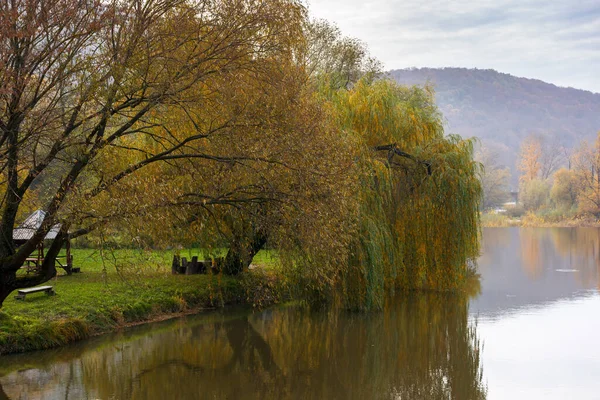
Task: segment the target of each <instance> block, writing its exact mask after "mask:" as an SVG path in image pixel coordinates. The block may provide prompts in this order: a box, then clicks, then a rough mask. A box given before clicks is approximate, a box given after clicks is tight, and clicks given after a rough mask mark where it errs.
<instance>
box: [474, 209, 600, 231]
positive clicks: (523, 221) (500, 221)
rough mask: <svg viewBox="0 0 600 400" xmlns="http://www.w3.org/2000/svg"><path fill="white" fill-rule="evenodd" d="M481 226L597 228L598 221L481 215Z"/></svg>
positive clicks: (584, 217) (584, 218)
mask: <svg viewBox="0 0 600 400" xmlns="http://www.w3.org/2000/svg"><path fill="white" fill-rule="evenodd" d="M481 225H482V226H483V227H484V228H506V227H511V226H520V227H529V228H577V227H594V228H599V227H600V220H598V219H597V218H595V217H593V216H589V215H583V216H575V217H569V218H556V217H548V216H540V215H536V214H533V213H530V214H526V215H523V216H521V217H511V216H509V215H505V214H482V215H481Z"/></svg>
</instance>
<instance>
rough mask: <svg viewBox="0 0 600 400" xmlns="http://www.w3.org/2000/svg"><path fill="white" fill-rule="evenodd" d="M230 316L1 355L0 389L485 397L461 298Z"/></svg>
mask: <svg viewBox="0 0 600 400" xmlns="http://www.w3.org/2000/svg"><path fill="white" fill-rule="evenodd" d="M226 316H227V314H225V315H224V316H218V317H216V316H215V315H213V316H212V317H210V318H212V320H211V319H209V320H207V317H194V318H189V319H187V320H181V321H175V322H171V323H169V324H166V325H165V324H162V325H157V326H155V327H154V329H153V330H149V331H148V332H144V331H141V332H137V333H135V332H134V333H131V335H130V337H129V338H125V339H123V338H121V339H120V340H112V341H111V340H104V341H95V342H93V343H90V344H88V345H87V347H86V346H81V345H80V346H73V347H72V354H70V356H71V358H70V359H68V356H69V354H68V349H69V348H65V349H62V351H60V352H55V353H39V354H37V355H36V354H32V355H22V356H20V357H11V358H7V359H6V360H3V361H7V362H9V363H14V365H12V366H11V368H10V370H11V371H12V372H8V371H4V373H5V376H3V377H2V378H0V383H1V384H2V385H3V386H4V390H5V392H6V394H7V395H8V396H9V398H14V399H16V398H28V399H37V398H44V396H45V398H64V399H71V398H72V399H80V398H100V399H108V398H116V399H165V398H173V399H187V398H190V399H192V398H216V399H225V398H228V399H238V398H240V399H242V398H246V399H259V398H260V399H305V398H308V399H330V398H338V399H391V398H395V399H405V398H408V399H465V400H468V399H483V398H485V390H484V387H483V384H482V368H481V365H480V358H479V357H480V346H479V342H478V340H477V338H476V335H475V326H474V325H470V324H469V322H468V306H467V300H466V299H465V298H464V296H457V295H435V294H420V295H404V296H400V297H397V298H395V299H394V300H393V301H390V302H389V304H388V305H387V307H386V308H385V311H382V312H379V313H373V314H349V313H334V312H320V313H315V312H309V311H306V310H303V309H300V308H283V309H276V310H267V311H264V312H262V313H256V314H251V315H244V316H242V317H234V318H231V317H230V318H229V319H227V317H226ZM40 354H47V355H48V356H46V358H43V357H42V358H40V357H39V355H40ZM28 364H29V366H28ZM6 365H8V364H6ZM24 367H27V368H29V369H26V370H21V371H20V369H23V368H24Z"/></svg>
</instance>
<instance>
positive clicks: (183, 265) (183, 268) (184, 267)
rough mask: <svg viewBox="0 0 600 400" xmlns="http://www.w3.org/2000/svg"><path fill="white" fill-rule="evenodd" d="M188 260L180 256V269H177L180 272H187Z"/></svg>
mask: <svg viewBox="0 0 600 400" xmlns="http://www.w3.org/2000/svg"><path fill="white" fill-rule="evenodd" d="M187 267H188V260H187V258H185V257H181V269H180V270H179V273H180V274H185V273H187Z"/></svg>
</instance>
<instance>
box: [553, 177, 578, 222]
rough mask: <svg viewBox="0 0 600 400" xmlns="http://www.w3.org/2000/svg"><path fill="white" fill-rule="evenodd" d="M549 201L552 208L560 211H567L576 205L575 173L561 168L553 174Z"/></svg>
mask: <svg viewBox="0 0 600 400" xmlns="http://www.w3.org/2000/svg"><path fill="white" fill-rule="evenodd" d="M550 199H551V200H552V203H553V204H554V206H555V207H556V208H557V209H559V210H562V211H568V210H570V209H572V208H573V207H575V206H576V205H577V175H576V173H575V171H573V170H568V169H566V168H561V169H559V170H558V171H556V172H555V173H554V176H553V183H552V189H551V190H550Z"/></svg>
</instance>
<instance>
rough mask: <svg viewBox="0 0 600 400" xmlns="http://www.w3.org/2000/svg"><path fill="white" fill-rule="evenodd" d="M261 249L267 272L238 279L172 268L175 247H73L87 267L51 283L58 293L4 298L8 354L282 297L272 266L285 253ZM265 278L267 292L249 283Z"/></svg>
mask: <svg viewBox="0 0 600 400" xmlns="http://www.w3.org/2000/svg"><path fill="white" fill-rule="evenodd" d="M261 253H262V254H261ZM261 253H259V254H258V255H257V257H256V262H255V263H256V264H257V265H261V266H264V267H265V268H264V269H263V268H259V269H260V270H263V271H261V272H260V273H258V271H257V272H251V273H248V274H242V277H241V278H235V277H228V276H222V275H212V274H210V275H190V276H186V275H171V260H172V257H173V251H151V252H148V251H139V250H113V251H99V250H93V249H76V250H73V258H74V262H73V264H74V266H75V267H81V271H82V272H81V273H79V274H73V275H71V276H66V275H61V276H59V277H57V278H56V279H53V280H51V281H50V282H48V283H47V284H49V285H52V286H53V287H54V289H55V291H56V295H55V296H46V295H45V294H43V293H34V294H29V295H27V298H26V300H25V301H18V300H16V299H14V296H11V297H9V298H8V299H6V300H5V301H4V305H3V308H2V310H1V312H0V354H8V353H15V352H24V351H30V350H40V349H47V348H52V347H58V346H61V345H64V344H67V343H70V342H73V341H76V340H80V339H83V338H87V337H89V336H93V335H97V334H101V333H105V332H110V331H114V330H117V329H120V328H122V327H125V326H128V325H131V324H136V323H140V322H145V321H151V320H154V319H157V318H160V317H164V316H165V315H169V314H176V313H182V312H189V311H190V310H198V309H201V308H216V307H223V306H225V305H229V304H239V303H249V304H255V303H253V302H254V301H256V300H257V298H258V299H259V300H260V305H263V302H275V301H278V300H279V299H280V298H281V296H279V295H278V294H277V292H276V289H275V288H276V287H277V285H276V283H274V281H273V279H276V278H274V274H273V273H265V272H264V270H272V269H277V268H276V266H277V263H278V262H277V256H276V255H274V254H272V253H269V252H266V251H264V252H261ZM180 255H181V256H183V257H189V258H191V256H193V255H199V256H200V258H201V259H202V258H203V257H202V253H201V251H200V250H199V249H190V250H184V251H180ZM61 271H62V270H61ZM23 273H24V272H23ZM244 275H246V276H244ZM248 276H251V278H249V277H248ZM263 280H264V281H265V285H263V286H264V287H266V288H268V289H269V290H266V294H264V295H262V294H260V295H259V294H257V293H256V291H254V292H251V291H250V289H249V285H256V284H257V281H258V282H259V283H260V282H261V281H263ZM259 286H260V285H259ZM251 293H252V296H251V295H250V294H251ZM15 294H16V292H15Z"/></svg>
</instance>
